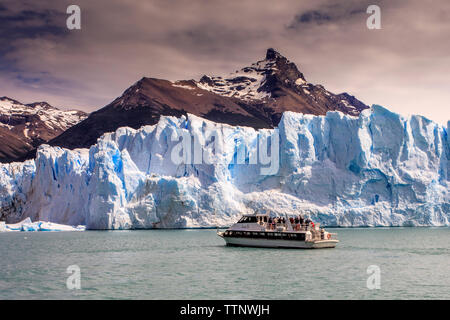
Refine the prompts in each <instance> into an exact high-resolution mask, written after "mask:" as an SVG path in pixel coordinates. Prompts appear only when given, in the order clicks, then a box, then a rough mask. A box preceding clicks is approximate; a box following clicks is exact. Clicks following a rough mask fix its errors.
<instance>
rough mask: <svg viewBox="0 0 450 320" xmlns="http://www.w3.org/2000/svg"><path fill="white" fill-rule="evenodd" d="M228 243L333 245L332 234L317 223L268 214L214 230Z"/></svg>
mask: <svg viewBox="0 0 450 320" xmlns="http://www.w3.org/2000/svg"><path fill="white" fill-rule="evenodd" d="M217 235H218V236H220V237H222V238H223V239H224V240H225V242H226V244H227V245H229V246H241V247H263V248H296V249H318V248H334V247H335V246H336V244H337V243H338V242H339V240H337V239H336V234H335V233H330V232H327V231H325V229H323V228H321V227H320V224H319V223H317V224H314V222H312V221H311V220H309V219H306V220H305V219H303V217H301V216H300V218H298V217H296V218H295V219H294V218H292V217H291V218H288V217H287V216H286V217H279V218H271V217H270V216H269V215H268V214H252V215H244V216H242V218H241V219H240V220H239V221H238V222H237V223H235V224H234V225H232V226H231V227H230V228H228V229H227V230H226V231H217Z"/></svg>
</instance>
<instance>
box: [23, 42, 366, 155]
mask: <svg viewBox="0 0 450 320" xmlns="http://www.w3.org/2000/svg"><path fill="white" fill-rule="evenodd" d="M367 108H368V106H366V105H365V104H364V103H362V102H361V101H359V100H358V99H356V98H355V97H353V96H351V95H349V94H347V93H341V94H334V93H331V92H329V91H327V90H326V89H325V88H324V87H323V86H321V85H314V84H311V83H308V82H307V81H306V79H305V77H304V75H303V74H302V73H301V72H300V71H299V70H298V69H297V67H296V66H295V64H294V63H292V62H290V61H288V60H287V59H286V58H285V57H283V56H282V55H281V54H280V53H278V52H276V51H275V50H274V49H268V50H267V53H266V57H265V59H263V60H261V61H258V62H256V63H253V64H252V65H251V66H249V67H245V68H242V69H241V70H238V71H236V72H234V73H232V74H230V75H227V76H217V77H212V76H206V75H205V76H203V77H202V78H201V79H200V81H195V80H180V81H175V82H172V81H168V80H162V79H154V78H142V79H141V80H139V81H138V82H137V83H135V84H134V85H133V86H131V87H130V88H128V89H127V90H126V91H125V92H124V93H123V94H122V96H120V97H119V98H117V99H116V100H114V101H113V102H111V103H110V104H109V105H107V106H106V107H104V108H102V109H100V110H98V111H96V112H93V113H91V114H90V115H89V117H88V118H87V119H85V120H84V121H82V122H80V123H79V124H77V125H75V126H73V127H71V128H70V129H68V130H67V131H66V132H64V133H63V134H61V135H60V136H58V137H57V138H55V139H53V140H51V141H50V142H49V144H50V145H53V146H61V147H66V148H70V149H74V148H81V147H89V146H91V145H93V144H95V142H96V141H97V139H98V138H99V137H100V136H101V135H102V134H104V133H105V132H113V131H115V130H116V129H117V128H119V127H123V126H128V127H131V128H134V129H138V128H140V127H141V126H143V125H153V124H156V123H157V122H158V120H159V118H160V116H162V115H165V116H177V117H179V116H181V115H186V114H187V113H191V114H194V115H197V116H201V117H203V118H205V119H208V120H211V121H215V122H218V123H226V124H230V125H239V126H249V127H253V128H255V129H260V128H273V127H275V126H277V125H278V123H279V121H280V119H281V116H282V114H283V112H285V111H294V112H298V113H305V114H313V115H325V114H326V113H327V112H328V111H341V112H343V113H345V114H348V115H352V116H358V115H359V113H360V112H361V111H362V110H364V109H367ZM33 156H34V154H31V155H30V157H29V158H32V157H33Z"/></svg>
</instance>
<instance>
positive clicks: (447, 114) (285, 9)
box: [0, 0, 450, 123]
mask: <svg viewBox="0 0 450 320" xmlns="http://www.w3.org/2000/svg"><path fill="white" fill-rule="evenodd" d="M70 4H77V5H79V6H80V8H81V30H68V29H67V27H66V19H67V17H68V14H66V9H67V7H68V6H69V5H70ZM370 4H377V5H379V6H380V8H381V26H382V29H381V30H369V29H367V27H366V20H367V18H368V17H369V14H367V13H366V10H367V7H368V6H369V5H370ZM449 40H450V1H448V0H433V1H431V0H430V1H427V0H408V1H402V0H385V1H375V0H373V1H372V0H369V1H366V0H346V1H340V0H308V1H306V0H305V1H303V0H277V1H274V0H270V1H266V0H227V1H223V0H176V1H175V0H172V1H169V0H149V1H139V0H127V1H124V0H102V1H100V0H95V1H92V0H70V1H65V0H53V1H45V0H40V1H26V0H25V1H24V0H22V1H16V0H2V2H1V3H0V96H8V97H11V98H14V99H17V100H19V101H21V102H25V103H29V102H33V101H43V100H44V101H48V102H49V103H50V104H53V105H55V106H58V107H63V108H78V109H81V110H85V111H93V110H96V109H98V108H100V107H102V106H104V105H106V104H108V103H109V102H111V101H112V100H113V99H114V98H115V97H117V96H119V95H121V93H122V92H123V91H124V90H125V89H126V88H127V87H129V86H130V85H132V84H133V83H134V82H136V81H137V80H139V79H140V78H142V77H143V76H148V77H155V78H164V79H170V80H177V79H192V78H193V79H199V78H200V77H201V76H202V75H203V74H210V75H216V74H223V73H228V72H231V71H234V70H236V69H239V68H241V67H243V66H246V65H248V64H250V63H252V62H255V61H257V60H261V59H263V57H264V55H265V51H266V49H267V48H269V47H274V48H275V49H276V50H278V51H279V52H281V53H282V54H283V55H285V56H286V57H287V58H288V59H290V60H291V61H293V62H295V63H296V64H297V66H298V67H299V69H300V71H302V72H303V73H304V75H305V76H306V78H307V80H308V81H310V82H312V83H317V84H322V85H324V86H325V87H326V88H327V89H328V90H330V91H333V92H335V93H340V92H344V91H346V92H349V93H351V94H353V95H355V96H356V97H357V98H359V99H360V100H362V101H364V102H365V103H366V104H374V103H376V104H381V105H383V106H385V107H388V108H390V109H391V110H393V111H396V112H399V113H402V114H405V115H408V114H422V115H424V116H426V117H428V118H431V119H433V120H436V121H438V122H440V123H446V122H447V120H450V103H449V101H450V41H449Z"/></svg>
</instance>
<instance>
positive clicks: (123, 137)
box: [0, 105, 450, 229]
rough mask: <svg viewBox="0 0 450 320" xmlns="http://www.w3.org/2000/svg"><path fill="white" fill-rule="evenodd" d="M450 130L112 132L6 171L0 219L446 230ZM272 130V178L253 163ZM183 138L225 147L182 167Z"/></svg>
mask: <svg viewBox="0 0 450 320" xmlns="http://www.w3.org/2000/svg"><path fill="white" fill-rule="evenodd" d="M449 126H450V122H448V123H447V127H445V126H442V125H439V124H437V123H434V122H432V121H430V120H428V119H426V118H424V117H421V116H410V117H404V116H401V115H398V114H396V113H393V112H391V111H389V110H387V109H385V108H383V107H381V106H377V105H374V106H372V108H371V109H368V110H365V111H363V112H362V113H361V114H360V116H359V117H351V116H347V115H344V114H342V113H340V112H328V113H327V115H326V116H312V115H304V114H297V113H293V112H286V113H284V115H283V117H282V119H281V121H280V123H279V126H278V128H277V129H272V130H270V129H262V130H255V129H252V128H248V127H233V126H229V125H225V124H218V123H214V122H211V121H208V120H205V119H202V118H199V117H197V116H194V115H190V114H188V115H187V117H181V118H175V117H166V116H162V117H161V118H160V120H159V122H158V123H157V124H156V125H153V126H144V127H142V128H140V129H138V130H134V129H131V128H128V127H123V128H119V129H117V130H116V131H115V132H113V133H107V134H105V135H103V136H102V137H101V138H99V139H98V141H97V144H95V145H94V146H92V147H91V148H90V149H89V150H88V149H76V150H66V149H62V148H59V147H50V146H48V145H43V146H41V147H40V148H39V150H38V153H37V156H36V159H34V160H28V161H25V162H23V163H11V164H2V165H0V220H4V221H6V223H15V222H18V221H22V220H23V219H25V218H27V217H29V218H31V220H32V221H49V222H53V223H61V224H67V225H86V227H87V228H88V229H139V228H191V227H212V226H226V225H229V224H231V223H233V222H235V221H236V220H237V219H238V218H239V217H240V216H241V215H242V214H245V213H253V212H268V213H270V214H273V215H280V214H298V213H303V214H305V215H307V216H309V217H310V218H311V219H313V220H314V221H318V222H321V223H322V224H323V225H327V226H448V225H449V221H450V196H449V191H448V190H449V174H450V162H449V159H450V138H449V136H448V132H449ZM274 130H276V132H277V134H278V136H279V149H278V151H277V152H279V169H278V170H277V172H276V173H275V174H271V175H264V174H261V167H265V166H266V165H264V164H258V163H257V164H249V162H251V161H250V160H249V158H251V155H252V154H255V153H257V152H258V151H257V148H258V139H259V137H260V136H261V135H262V134H272V133H274ZM180 132H184V133H188V134H189V135H190V136H191V137H192V139H193V141H194V140H196V141H200V142H204V143H205V145H207V141H208V137H209V136H210V135H211V132H213V133H214V136H215V137H216V139H218V140H217V141H221V143H222V146H223V148H221V149H220V152H215V153H214V154H213V156H212V158H211V159H212V160H213V161H211V164H208V163H204V162H199V161H191V162H190V163H187V164H186V163H181V164H180V163H175V162H174V161H173V160H172V159H171V154H172V153H173V150H174V148H176V146H177V145H178V146H179V144H180V141H181V140H179V139H174V137H178V136H179V135H180ZM242 148H244V149H242ZM242 150H244V152H243V153H242V152H241V151H242ZM238 154H240V155H242V154H243V155H244V156H245V163H244V164H237V163H236V157H237V155H238Z"/></svg>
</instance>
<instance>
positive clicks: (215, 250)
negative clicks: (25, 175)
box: [0, 228, 450, 299]
mask: <svg viewBox="0 0 450 320" xmlns="http://www.w3.org/2000/svg"><path fill="white" fill-rule="evenodd" d="M329 230H331V231H333V232H337V233H338V237H339V239H340V240H341V242H340V243H339V244H338V246H337V247H336V248H335V249H321V250H293V249H258V248H234V247H226V246H224V241H223V240H222V239H221V238H219V237H218V236H217V235H216V233H215V232H216V231H215V230H145V231H108V232H107V231H86V232H66V233H62V232H59V233H58V232H55V233H46V232H40V233H39V232H38V233H24V232H20V233H19V232H17V233H0V244H1V245H0V299H36V298H39V299H417V298H424V299H450V228H375V229H363V228H361V229H329ZM71 265H77V266H79V268H80V272H81V289H80V290H69V289H68V288H67V286H66V280H67V278H68V277H69V276H70V274H68V273H66V271H67V268H68V266H71ZM370 265H376V266H378V267H379V268H380V271H381V274H380V289H374V290H369V289H368V288H367V284H366V282H367V279H368V277H370V276H371V274H368V273H367V268H368V266H370Z"/></svg>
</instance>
